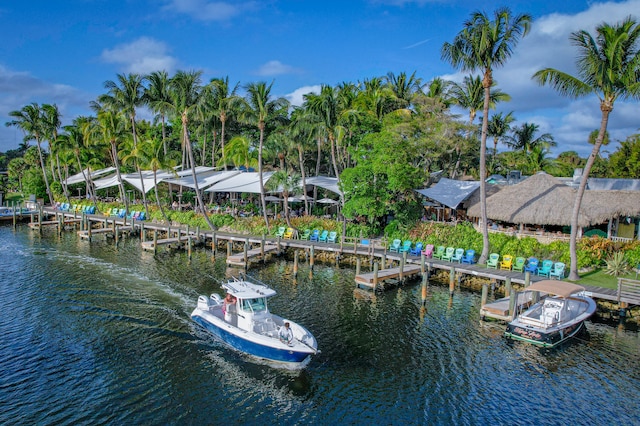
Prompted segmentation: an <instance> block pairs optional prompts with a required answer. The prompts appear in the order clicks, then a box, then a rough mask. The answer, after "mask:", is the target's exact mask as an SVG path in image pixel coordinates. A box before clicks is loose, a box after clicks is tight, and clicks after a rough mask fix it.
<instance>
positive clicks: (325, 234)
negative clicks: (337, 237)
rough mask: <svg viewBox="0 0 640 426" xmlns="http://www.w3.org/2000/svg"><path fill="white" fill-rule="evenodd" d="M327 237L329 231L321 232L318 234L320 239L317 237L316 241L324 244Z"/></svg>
mask: <svg viewBox="0 0 640 426" xmlns="http://www.w3.org/2000/svg"><path fill="white" fill-rule="evenodd" d="M328 236H329V231H327V230H326V229H325V230H324V231H322V233H321V234H320V237H318V241H320V242H321V243H326V242H327V237H328Z"/></svg>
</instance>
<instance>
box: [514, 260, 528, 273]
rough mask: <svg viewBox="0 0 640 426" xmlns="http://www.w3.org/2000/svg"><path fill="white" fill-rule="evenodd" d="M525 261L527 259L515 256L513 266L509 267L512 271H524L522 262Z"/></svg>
mask: <svg viewBox="0 0 640 426" xmlns="http://www.w3.org/2000/svg"><path fill="white" fill-rule="evenodd" d="M526 262H527V260H526V259H525V258H524V257H516V260H515V262H513V266H512V267H511V269H512V270H513V271H518V272H523V271H524V264H525V263H526Z"/></svg>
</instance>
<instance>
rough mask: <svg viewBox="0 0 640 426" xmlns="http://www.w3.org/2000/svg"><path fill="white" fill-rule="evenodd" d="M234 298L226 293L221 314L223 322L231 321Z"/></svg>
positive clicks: (233, 310)
mask: <svg viewBox="0 0 640 426" xmlns="http://www.w3.org/2000/svg"><path fill="white" fill-rule="evenodd" d="M235 306H236V298H235V296H234V295H232V294H231V293H227V295H226V296H225V298H224V303H223V305H222V313H223V314H224V320H225V321H231V314H232V313H235Z"/></svg>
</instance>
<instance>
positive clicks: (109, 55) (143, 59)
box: [100, 37, 177, 74]
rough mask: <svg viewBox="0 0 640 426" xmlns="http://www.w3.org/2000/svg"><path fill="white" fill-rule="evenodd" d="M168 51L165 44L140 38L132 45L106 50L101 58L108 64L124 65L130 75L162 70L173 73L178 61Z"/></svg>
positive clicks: (122, 45) (148, 38)
mask: <svg viewBox="0 0 640 426" xmlns="http://www.w3.org/2000/svg"><path fill="white" fill-rule="evenodd" d="M167 51H168V48H167V46H166V45H165V44H164V43H163V42H161V41H157V40H154V39H152V38H150V37H140V38H139V39H137V40H134V41H132V42H131V43H128V44H121V45H118V46H116V47H114V48H113V49H105V50H104V51H103V52H102V54H101V55H100V58H101V59H102V60H103V61H104V62H107V63H111V64H120V65H122V66H123V67H124V71H125V72H128V73H137V74H148V73H150V72H153V71H160V70H165V71H167V72H169V73H171V72H172V71H173V70H175V68H176V63H177V61H176V59H175V58H173V57H172V56H170V55H169V54H168V53H167Z"/></svg>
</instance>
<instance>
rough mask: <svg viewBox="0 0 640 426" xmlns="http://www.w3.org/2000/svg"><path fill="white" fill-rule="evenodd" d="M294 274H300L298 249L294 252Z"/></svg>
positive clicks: (295, 275)
mask: <svg viewBox="0 0 640 426" xmlns="http://www.w3.org/2000/svg"><path fill="white" fill-rule="evenodd" d="M293 276H294V277H297V276H298V250H296V251H295V252H294V253H293Z"/></svg>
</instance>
